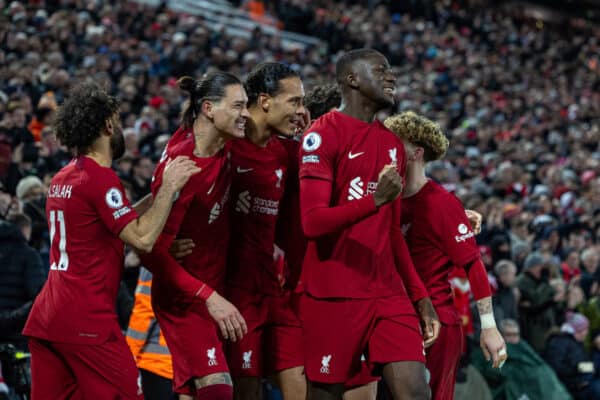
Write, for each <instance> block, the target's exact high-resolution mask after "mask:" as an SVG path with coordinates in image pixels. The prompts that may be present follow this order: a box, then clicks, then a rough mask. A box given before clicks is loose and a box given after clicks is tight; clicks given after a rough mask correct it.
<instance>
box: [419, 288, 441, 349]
mask: <svg viewBox="0 0 600 400" xmlns="http://www.w3.org/2000/svg"><path fill="white" fill-rule="evenodd" d="M417 313H418V314H419V317H420V319H421V329H423V341H424V342H425V348H427V347H429V346H431V345H432V344H433V343H434V342H435V341H436V339H437V338H438V336H439V335H440V328H441V327H442V325H441V324H440V319H439V318H438V315H437V313H436V312H435V309H434V308H433V304H432V303H431V299H430V298H429V297H425V298H422V299H421V300H419V301H417Z"/></svg>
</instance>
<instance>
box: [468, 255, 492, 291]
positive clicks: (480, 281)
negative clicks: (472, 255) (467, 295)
mask: <svg viewBox="0 0 600 400" xmlns="http://www.w3.org/2000/svg"><path fill="white" fill-rule="evenodd" d="M465 269H467V271H468V274H469V284H470V285H471V291H472V292H473V298H474V299H475V301H477V300H481V299H484V298H486V297H490V296H491V295H492V290H491V289H490V281H489V279H488V275H487V271H486V270H485V265H483V262H481V259H480V258H478V259H477V260H475V261H473V263H472V264H470V265H469V266H468V267H467V268H465Z"/></svg>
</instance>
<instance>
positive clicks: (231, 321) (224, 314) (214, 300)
mask: <svg viewBox="0 0 600 400" xmlns="http://www.w3.org/2000/svg"><path fill="white" fill-rule="evenodd" d="M206 308H208V313H209V314H210V316H211V317H212V318H213V319H214V320H215V321H216V322H217V324H218V325H219V329H220V330H221V335H223V338H224V339H229V340H231V341H232V342H236V341H238V340H241V339H242V337H244V335H245V334H246V333H248V327H247V326H246V321H245V320H244V317H242V314H240V312H239V311H238V309H237V308H235V306H234V305H233V304H231V303H230V302H228V301H227V300H226V299H225V298H224V297H223V296H221V295H220V294H219V293H217V292H213V294H211V295H210V296H209V297H208V299H206Z"/></svg>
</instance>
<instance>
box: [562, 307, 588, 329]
mask: <svg viewBox="0 0 600 400" xmlns="http://www.w3.org/2000/svg"><path fill="white" fill-rule="evenodd" d="M589 326H590V321H588V319H587V318H586V317H585V316H584V315H582V314H579V313H573V312H568V313H567V319H566V321H565V323H564V324H562V326H561V327H560V331H561V332H567V333H570V334H575V333H579V332H583V331H584V330H586V329H587V328H588V327H589Z"/></svg>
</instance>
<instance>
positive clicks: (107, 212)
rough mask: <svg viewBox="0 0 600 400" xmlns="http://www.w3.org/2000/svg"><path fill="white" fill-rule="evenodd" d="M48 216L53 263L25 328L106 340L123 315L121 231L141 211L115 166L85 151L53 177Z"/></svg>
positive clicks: (44, 335) (58, 337) (66, 339)
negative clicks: (118, 307)
mask: <svg viewBox="0 0 600 400" xmlns="http://www.w3.org/2000/svg"><path fill="white" fill-rule="evenodd" d="M46 218H47V220H48V225H49V231H50V236H51V238H50V239H51V247H50V264H51V268H50V272H49V274H48V281H47V282H46V284H45V285H44V287H43V289H42V291H41V292H40V294H39V295H38V297H37V298H36V300H35V302H34V305H33V308H32V310H31V313H30V315H29V319H28V321H27V324H26V325H25V330H24V334H25V335H27V336H32V337H37V338H40V339H45V340H49V341H56V342H62V343H78V344H101V343H104V342H105V341H106V340H107V339H108V336H109V334H110V333H111V331H110V326H111V324H112V323H113V322H114V321H115V320H116V318H117V316H116V313H115V301H116V299H117V292H118V289H119V282H120V281H121V274H122V271H123V256H124V254H123V253H124V246H123V242H122V241H121V239H119V236H118V235H119V234H120V232H121V230H122V229H123V228H124V227H125V226H126V225H127V224H129V223H130V222H132V221H133V220H134V219H136V218H137V214H136V212H135V211H134V210H133V208H132V207H131V206H130V204H129V201H128V200H127V197H126V196H125V190H124V189H123V186H122V185H121V182H120V181H119V178H118V177H117V175H116V174H115V172H114V171H113V170H111V169H110V168H105V167H102V166H100V165H99V164H97V163H96V162H95V161H94V160H92V159H91V158H89V157H81V158H77V159H74V160H73V161H71V163H69V164H68V165H67V166H65V167H64V168H63V169H61V170H60V171H59V172H58V173H57V174H56V175H55V176H54V178H52V182H51V183H50V188H49V190H48V197H47V202H46ZM61 244H62V245H64V251H63V252H61V251H60V250H61V249H60V247H61Z"/></svg>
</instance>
